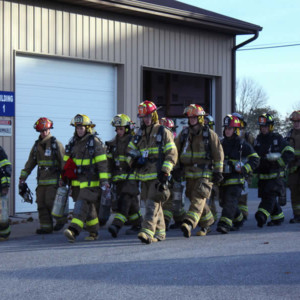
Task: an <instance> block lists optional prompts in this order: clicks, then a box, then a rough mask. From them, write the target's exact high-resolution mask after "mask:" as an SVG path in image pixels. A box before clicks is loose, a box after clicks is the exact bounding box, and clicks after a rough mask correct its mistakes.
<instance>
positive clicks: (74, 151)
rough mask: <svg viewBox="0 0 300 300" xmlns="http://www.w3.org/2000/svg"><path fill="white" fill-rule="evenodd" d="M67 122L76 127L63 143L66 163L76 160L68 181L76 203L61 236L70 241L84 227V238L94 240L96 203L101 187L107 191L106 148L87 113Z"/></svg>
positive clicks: (108, 188) (105, 192) (108, 177)
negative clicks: (72, 177) (72, 174)
mask: <svg viewBox="0 0 300 300" xmlns="http://www.w3.org/2000/svg"><path fill="white" fill-rule="evenodd" d="M70 125H71V126H74V127H75V132H74V135H73V137H72V138H71V140H70V142H69V144H68V145H67V146H66V154H65V157H64V160H65V161H66V164H68V162H69V161H73V162H74V163H75V165H76V174H77V178H76V179H74V180H72V183H71V185H72V198H73V200H74V202H75V205H74V210H73V218H72V221H71V224H70V225H69V227H68V228H67V229H66V230H65V231H64V235H65V236H66V237H67V239H68V241H69V242H70V243H73V242H75V239H76V237H77V236H78V235H79V234H80V232H81V231H82V229H83V227H84V226H85V229H86V230H87V231H88V232H89V236H87V237H86V238H85V240H87V241H94V240H96V239H97V238H98V230H99V219H98V213H97V208H96V204H97V202H99V200H100V188H101V190H102V193H103V194H104V195H106V194H110V186H109V179H110V174H109V173H108V164H107V157H106V150H105V147H104V145H103V143H102V142H101V140H100V139H99V138H98V137H97V136H96V132H94V130H93V128H94V127H95V126H96V125H95V124H93V123H92V121H91V120H90V118H89V117H88V116H86V115H83V114H77V115H76V116H75V117H74V118H73V119H72V121H71V124H70Z"/></svg>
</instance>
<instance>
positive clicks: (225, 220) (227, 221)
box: [220, 217, 232, 227]
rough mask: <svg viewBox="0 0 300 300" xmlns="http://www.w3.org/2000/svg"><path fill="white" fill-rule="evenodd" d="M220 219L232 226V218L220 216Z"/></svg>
mask: <svg viewBox="0 0 300 300" xmlns="http://www.w3.org/2000/svg"><path fill="white" fill-rule="evenodd" d="M220 221H221V222H224V223H226V224H227V225H229V226H230V227H231V226H232V220H230V219H229V218H226V217H221V218H220Z"/></svg>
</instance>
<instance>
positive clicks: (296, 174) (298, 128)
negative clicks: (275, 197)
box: [286, 110, 300, 224]
mask: <svg viewBox="0 0 300 300" xmlns="http://www.w3.org/2000/svg"><path fill="white" fill-rule="evenodd" d="M290 120H291V121H292V122H293V128H292V129H291V130H290V132H289V133H288V135H287V138H286V139H287V141H288V143H289V144H290V146H292V147H293V148H294V150H295V158H294V160H293V161H292V162H291V163H290V164H289V176H288V187H289V189H290V190H291V201H292V209H293V214H294V217H293V218H292V219H291V220H290V223H292V224H293V223H300V110H297V111H294V112H293V113H292V114H291V116H290Z"/></svg>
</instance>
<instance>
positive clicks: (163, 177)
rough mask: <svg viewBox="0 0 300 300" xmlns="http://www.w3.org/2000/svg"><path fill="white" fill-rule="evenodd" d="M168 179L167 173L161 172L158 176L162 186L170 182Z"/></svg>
mask: <svg viewBox="0 0 300 300" xmlns="http://www.w3.org/2000/svg"><path fill="white" fill-rule="evenodd" d="M168 177H169V175H168V174H167V173H165V172H160V173H159V174H158V176H157V179H158V181H159V182H160V183H161V184H166V183H167V181H168Z"/></svg>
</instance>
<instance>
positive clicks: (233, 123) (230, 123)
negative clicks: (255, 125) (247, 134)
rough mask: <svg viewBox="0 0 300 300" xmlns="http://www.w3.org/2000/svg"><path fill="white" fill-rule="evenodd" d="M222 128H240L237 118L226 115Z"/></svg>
mask: <svg viewBox="0 0 300 300" xmlns="http://www.w3.org/2000/svg"><path fill="white" fill-rule="evenodd" d="M223 126H224V127H235V128H240V127H241V121H240V119H239V118H238V117H236V116H232V115H227V116H226V117H225V118H224V120H223Z"/></svg>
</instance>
